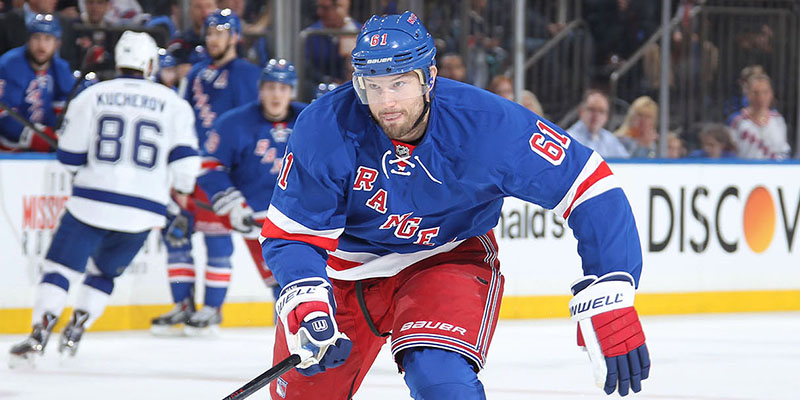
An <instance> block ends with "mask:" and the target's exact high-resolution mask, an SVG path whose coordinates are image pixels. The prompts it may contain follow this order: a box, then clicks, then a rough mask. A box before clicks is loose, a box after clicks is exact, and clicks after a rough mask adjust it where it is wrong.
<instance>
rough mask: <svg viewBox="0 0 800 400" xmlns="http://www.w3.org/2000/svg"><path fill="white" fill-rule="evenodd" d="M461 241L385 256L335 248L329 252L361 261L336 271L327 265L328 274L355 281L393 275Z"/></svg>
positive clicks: (345, 258)
mask: <svg viewBox="0 0 800 400" xmlns="http://www.w3.org/2000/svg"><path fill="white" fill-rule="evenodd" d="M462 242H464V240H463V239H462V240H458V241H454V242H449V243H446V244H443V245H441V246H439V247H436V248H434V249H430V250H422V251H417V252H414V253H408V254H400V253H390V254H387V255H385V256H378V255H376V254H372V253H356V252H349V251H343V250H338V249H337V250H336V251H334V252H333V253H329V254H330V255H332V256H334V257H337V258H340V259H342V260H345V261H351V262H357V263H361V265H359V266H357V267H353V268H349V269H346V270H343V271H337V270H335V269H333V268H331V267H330V266H328V268H327V271H328V276H329V277H330V278H332V279H339V280H343V281H357V280H361V279H368V278H385V277H389V276H395V275H397V274H398V273H399V272H400V271H402V270H404V269H406V268H408V267H410V266H411V265H413V264H415V263H417V262H419V261H422V260H424V259H426V258H428V257H432V256H435V255H437V254H440V253H445V252H448V251H450V250H452V249H454V248H456V247H457V246H458V245H460V244H461V243H462Z"/></svg>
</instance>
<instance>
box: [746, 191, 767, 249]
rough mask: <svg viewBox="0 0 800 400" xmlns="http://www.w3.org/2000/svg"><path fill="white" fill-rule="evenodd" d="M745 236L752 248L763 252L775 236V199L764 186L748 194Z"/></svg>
mask: <svg viewBox="0 0 800 400" xmlns="http://www.w3.org/2000/svg"><path fill="white" fill-rule="evenodd" d="M742 222H743V224H742V226H743V229H744V238H745V240H746V241H747V245H748V246H750V249H751V250H753V251H754V252H756V253H763V252H764V251H765V250H766V249H767V248H769V245H770V243H772V239H773V237H774V236H775V201H774V200H773V199H772V195H771V194H770V193H769V191H768V190H767V189H766V188H765V187H764V186H758V187H756V188H755V189H753V191H752V192H750V195H749V196H747V202H746V203H745V205H744V215H743V221H742Z"/></svg>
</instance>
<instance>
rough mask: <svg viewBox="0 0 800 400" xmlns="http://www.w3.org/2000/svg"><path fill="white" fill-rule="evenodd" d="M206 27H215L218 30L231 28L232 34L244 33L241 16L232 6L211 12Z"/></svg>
mask: <svg viewBox="0 0 800 400" xmlns="http://www.w3.org/2000/svg"><path fill="white" fill-rule="evenodd" d="M205 27H206V28H214V29H216V30H218V31H222V30H230V31H231V34H234V33H236V34H241V33H242V23H241V22H240V21H239V16H237V15H236V13H235V12H233V10H231V9H230V8H223V9H222V10H216V11H214V12H213V13H211V14H209V15H208V17H206V23H205Z"/></svg>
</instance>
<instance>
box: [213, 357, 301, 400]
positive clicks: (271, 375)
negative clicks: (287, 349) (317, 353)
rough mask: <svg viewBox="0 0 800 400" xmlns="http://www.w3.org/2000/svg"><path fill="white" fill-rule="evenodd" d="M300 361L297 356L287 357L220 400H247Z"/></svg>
mask: <svg viewBox="0 0 800 400" xmlns="http://www.w3.org/2000/svg"><path fill="white" fill-rule="evenodd" d="M300 361H301V360H300V356H298V355H297V354H292V355H290V356H289V357H286V358H285V359H283V361H281V362H279V363H277V364H275V366H274V367H272V368H270V369H268V370H267V371H266V372H264V373H263V374H261V375H259V376H257V377H255V378H254V379H253V380H251V381H250V382H247V383H245V384H244V386H242V387H240V388H239V389H237V390H236V391H235V392H233V393H231V394H229V395H228V396H227V397H225V398H223V399H222V400H234V399H244V398H247V397H249V396H250V395H251V394H253V393H255V392H257V391H258V390H259V389H261V388H263V387H264V386H267V385H269V383H270V382H272V381H274V380H275V379H277V378H278V377H279V376H281V375H283V374H285V373H286V372H288V371H289V370H290V369H292V368H294V367H295V366H297V364H300Z"/></svg>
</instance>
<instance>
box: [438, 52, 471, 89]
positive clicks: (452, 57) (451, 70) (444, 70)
mask: <svg viewBox="0 0 800 400" xmlns="http://www.w3.org/2000/svg"><path fill="white" fill-rule="evenodd" d="M437 64H438V65H439V76H440V77H442V78H448V79H452V80H454V81H459V82H465V81H466V79H467V68H466V67H465V66H464V60H463V59H462V58H461V55H459V54H456V53H447V54H445V55H444V56H442V58H441V59H439V62H438V63H437Z"/></svg>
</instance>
